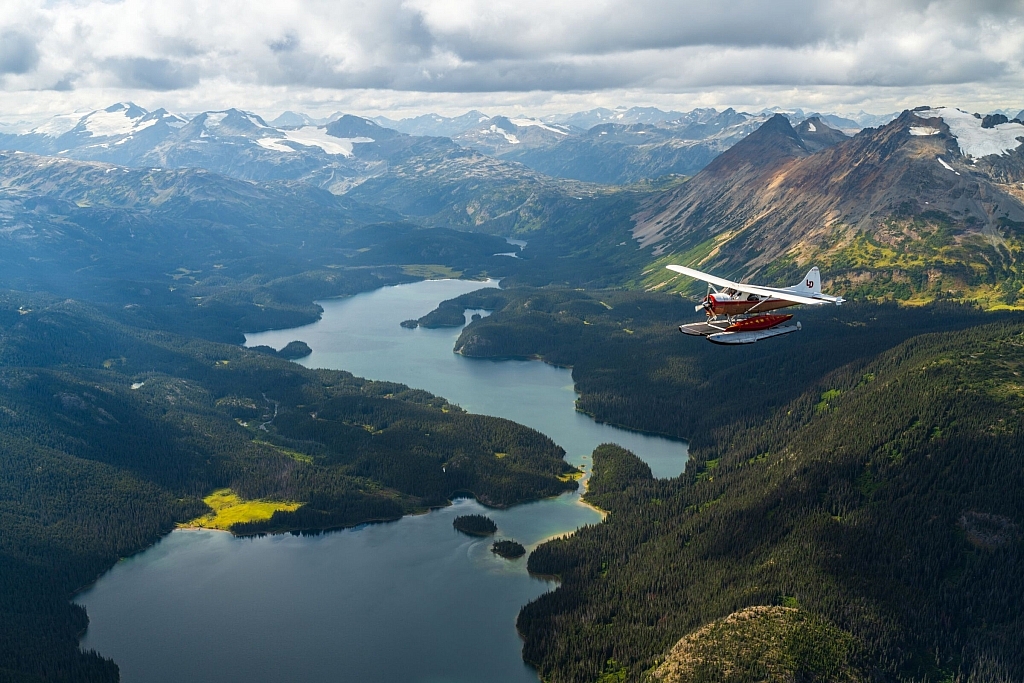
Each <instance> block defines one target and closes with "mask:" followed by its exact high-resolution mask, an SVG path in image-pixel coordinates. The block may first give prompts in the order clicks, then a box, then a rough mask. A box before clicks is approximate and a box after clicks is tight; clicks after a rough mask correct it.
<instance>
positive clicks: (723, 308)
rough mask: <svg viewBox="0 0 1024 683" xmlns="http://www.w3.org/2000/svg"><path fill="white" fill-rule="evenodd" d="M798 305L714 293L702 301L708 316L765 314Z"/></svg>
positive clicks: (774, 299)
mask: <svg viewBox="0 0 1024 683" xmlns="http://www.w3.org/2000/svg"><path fill="white" fill-rule="evenodd" d="M797 305H798V304H796V303H794V302H792V301H786V300H785V299H776V298H773V297H769V298H767V299H761V298H759V297H757V296H755V295H751V296H749V297H745V296H736V297H733V296H729V295H728V294H722V293H720V292H716V293H714V294H709V295H708V296H707V297H705V299H704V310H705V311H707V313H708V315H711V316H715V315H725V316H733V315H742V314H744V313H765V312H767V311H775V310H778V309H780V308H788V307H789V306H797Z"/></svg>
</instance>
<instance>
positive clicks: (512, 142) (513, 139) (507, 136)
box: [488, 123, 519, 145]
mask: <svg viewBox="0 0 1024 683" xmlns="http://www.w3.org/2000/svg"><path fill="white" fill-rule="evenodd" d="M488 130H489V131H490V132H492V133H501V134H502V135H504V136H505V139H506V140H507V141H508V143H509V144H510V145H518V144H519V138H517V137H516V136H515V135H513V134H512V133H510V132H508V131H507V130H505V129H504V128H498V126H496V125H495V124H493V123H492V124H491V127H490V128H489V129H488Z"/></svg>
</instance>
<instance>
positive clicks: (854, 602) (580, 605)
mask: <svg viewBox="0 0 1024 683" xmlns="http://www.w3.org/2000/svg"><path fill="white" fill-rule="evenodd" d="M476 296H479V297H480V299H479V300H477V299H476V298H474V297H476ZM502 296H503V298H501V299H500V300H499V299H495V298H494V297H495V293H494V292H484V293H481V294H480V295H475V294H470V295H466V296H465V297H464V298H463V300H464V302H465V303H466V305H467V306H468V307H474V308H475V307H482V306H481V304H484V303H487V304H489V306H490V307H491V308H493V309H494V310H496V311H497V312H496V313H495V314H493V315H492V316H490V317H488V318H484V319H482V320H481V321H479V322H477V323H474V324H472V325H470V326H469V327H467V328H466V330H465V331H464V332H463V334H462V336H461V338H460V340H459V342H458V348H459V349H460V351H461V352H462V353H467V354H472V355H478V356H490V357H500V356H518V357H531V356H539V357H543V358H544V359H545V360H549V361H552V362H556V363H560V364H565V365H571V366H573V375H574V379H575V380H576V383H577V387H578V388H579V389H580V390H581V394H582V395H581V398H580V401H579V405H580V408H581V409H584V410H587V411H588V412H592V413H594V414H595V415H597V417H598V418H599V419H602V420H606V421H609V422H615V423H617V424H623V425H627V426H631V427H637V428H651V427H652V426H655V425H658V426H661V427H662V431H666V432H668V433H670V434H673V435H680V436H689V437H691V442H690V443H691V451H690V453H691V460H690V463H689V464H688V466H687V470H686V472H685V473H684V474H683V475H681V476H680V477H678V478H676V479H671V480H656V479H652V478H651V477H650V472H649V470H648V469H646V468H645V467H644V465H643V463H641V462H640V461H639V460H638V459H636V458H635V457H634V456H632V455H631V454H629V453H628V452H625V451H623V450H622V449H620V448H618V447H615V446H602V447H601V448H599V449H598V450H597V451H596V452H595V455H594V474H593V476H592V477H591V480H590V482H589V484H588V494H587V499H588V500H590V501H592V502H593V503H595V504H596V505H598V506H599V507H601V508H603V509H606V510H608V511H609V512H610V514H609V516H608V517H607V519H606V520H605V522H603V523H602V524H599V525H596V526H592V527H586V528H584V529H582V530H580V531H579V532H577V533H576V534H575V535H573V536H571V537H568V538H565V539H559V540H555V541H552V542H549V543H546V544H544V545H542V546H540V547H539V548H538V549H536V550H535V551H534V552H533V553H531V555H530V559H529V567H530V569H531V571H535V572H537V573H540V574H556V575H559V576H560V577H561V579H562V585H561V586H560V587H559V588H558V589H557V590H556V591H554V592H552V593H549V594H547V595H544V596H542V597H541V598H539V599H538V600H537V601H535V602H533V603H531V604H530V605H528V606H526V607H525V608H524V609H523V610H522V612H521V613H520V617H519V621H518V624H519V629H520V631H521V632H522V633H523V635H524V637H525V639H526V644H525V647H524V657H525V658H526V660H527V661H530V662H532V663H534V664H535V665H536V666H537V667H538V668H539V670H540V672H541V675H542V677H543V678H544V680H550V681H578V680H584V681H586V680H599V679H602V680H604V679H607V680H637V681H639V680H642V679H643V678H644V677H645V676H647V675H651V674H652V673H653V670H654V667H656V666H657V665H658V664H659V663H661V662H662V661H664V658H665V657H666V655H667V654H668V653H669V651H670V649H671V648H672V647H673V645H675V644H676V643H677V641H679V640H680V639H681V638H683V637H684V636H687V635H688V634H694V633H695V632H697V631H698V629H700V628H701V627H702V626H705V625H707V624H710V623H712V622H715V623H722V624H727V625H728V626H729V628H739V629H740V634H741V635H740V636H739V637H741V638H743V637H747V636H749V637H751V638H753V637H754V635H755V634H754V632H753V631H750V632H749V633H747V636H743V635H742V633H743V631H742V629H743V628H750V629H754V628H758V629H763V628H768V629H769V631H771V632H773V633H776V634H779V633H789V634H790V635H792V634H794V633H796V634H797V635H798V636H799V638H802V639H805V640H806V639H807V638H810V640H807V644H808V647H809V648H810V649H806V648H805V649H804V650H800V652H803V654H802V655H801V657H803V656H804V655H806V657H805V659H799V658H798V659H799V661H798V664H794V665H793V666H796V668H795V669H790V670H789V671H790V673H792V674H793V675H794V676H795V677H796V678H797V679H798V680H835V679H836V678H846V679H847V680H859V679H863V680H934V681H938V680H960V681H989V680H1007V681H1009V680H1019V679H1020V678H1021V677H1024V659H1022V658H1021V657H1020V653H1021V652H1024V641H1022V640H1021V634H1022V633H1024V624H1021V623H1020V618H1021V617H1020V615H1021V614H1024V582H1022V581H1021V580H1020V578H1019V577H1020V576H1022V575H1024V566H1022V564H1021V557H1022V556H1021V550H1022V547H1021V546H1022V534H1021V527H1020V525H1021V522H1022V520H1024V507H1022V501H1024V499H1022V498H1021V496H1020V491H1021V487H1022V486H1024V474H1022V473H1024V469H1022V466H1021V465H1022V463H1021V457H1022V454H1024V424H1022V423H1021V415H1022V408H1024V393H1022V391H1021V380H1020V373H1021V372H1022V371H1024V325H1022V323H1021V322H1020V316H1019V315H1007V316H1003V317H1000V316H993V315H991V314H981V313H980V312H978V311H977V310H975V309H973V308H971V307H970V306H954V305H950V304H941V303H940V304H937V305H933V306H930V307H925V308H921V309H905V308H903V309H900V308H896V307H894V306H889V305H869V304H856V305H851V306H844V307H843V308H841V309H839V310H838V311H835V310H833V311H828V312H826V313H818V312H802V313H801V319H802V320H803V322H804V330H803V331H802V332H801V333H799V334H796V335H791V338H789V339H782V340H773V342H772V343H770V344H756V345H753V346H752V347H748V348H741V349H724V350H723V349H722V348H721V347H716V346H714V345H711V344H708V343H706V342H704V341H703V340H700V339H695V338H687V337H683V336H682V335H680V334H679V333H678V332H676V331H674V330H672V329H671V328H669V329H668V330H666V329H664V328H662V329H659V325H658V324H657V321H658V320H659V319H660V320H662V321H664V320H679V321H680V322H683V321H686V320H688V319H692V318H693V313H692V307H689V306H687V304H688V302H686V301H680V300H679V299H678V298H673V297H668V296H658V295H652V294H641V293H617V292H558V291H535V292H528V291H526V290H520V291H516V292H507V293H505V294H504V295H502ZM484 299H487V301H485V300H484ZM461 303H462V302H460V303H459V305H461ZM449 305H450V304H449ZM687 308H689V309H690V312H687V311H686V309H687ZM986 323H987V324H986ZM755 606H778V607H780V608H792V609H795V610H796V612H795V614H798V615H799V616H798V617H791V616H788V615H790V614H791V613H790V612H783V613H780V614H781V616H779V617H778V619H777V620H776V621H774V622H769V624H768V626H767V627H765V626H764V624H765V622H764V621H763V620H756V619H752V620H746V621H744V620H743V619H740V618H733V619H732V621H728V622H725V621H723V622H716V620H723V619H725V618H726V617H729V615H732V614H738V613H741V612H742V611H743V610H745V609H747V608H751V607H755ZM794 619H796V621H793V620H794ZM735 624H740V625H739V626H735ZM743 624H748V626H744V625H743ZM797 626H799V628H797ZM709 628H711V627H709ZM716 628H717V627H716ZM794 628H796V629H797V630H795V631H794V630H793V629H794ZM787 629H788V630H787ZM712 632H714V633H718V632H717V631H712ZM801 634H802V635H801ZM808 634H811V635H812V636H813V637H810V636H808ZM813 634H818V635H816V636H814V635H813ZM723 637H725V636H723ZM734 637H735V634H733V635H729V636H728V637H726V640H724V641H721V642H727V641H728V640H729V638H734ZM758 637H760V636H758ZM794 637H797V636H794ZM729 642H731V641H729ZM829 642H834V643H846V645H843V646H842V647H838V648H832V649H829V648H825V647H824V645H825V644H827V643H829ZM799 662H803V664H800V663H799ZM735 663H736V662H734V664H735ZM790 663H791V664H792V662H790ZM801 667H803V668H801ZM708 671H710V670H709V669H705V670H704V674H701V675H702V676H704V677H703V678H701V677H700V676H697V677H690V678H681V679H676V680H723V679H721V678H720V677H719V678H716V677H715V676H714V675H709V674H708V673H707V672H708ZM719 671H720V670H719ZM754 673H756V672H754ZM754 673H752V670H746V673H742V671H741V672H740V673H738V674H737V675H738V676H739V677H738V678H735V679H732V678H730V679H728V680H754V678H745V677H744V676H753V675H754ZM840 673H841V675H840ZM755 678H756V676H755Z"/></svg>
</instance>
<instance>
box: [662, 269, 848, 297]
mask: <svg viewBox="0 0 1024 683" xmlns="http://www.w3.org/2000/svg"><path fill="white" fill-rule="evenodd" d="M665 267H666V268H668V269H669V270H673V271H675V272H677V273H682V274H683V275H688V276H689V277H692V278H696V279H697V280H701V281H702V282H710V283H711V284H713V285H718V286H719V287H728V288H729V289H735V290H736V291H738V292H746V293H747V294H757V295H758V296H773V297H775V298H776V299H783V300H785V301H792V302H793V303H797V304H811V305H819V304H829V303H835V302H834V301H829V300H828V299H816V298H814V297H810V296H804V295H802V294H794V293H793V292H788V291H786V290H784V289H775V288H773V287H758V286H757V285H746V284H743V283H742V282H733V281H732V280H726V279H725V278H723V277H716V276H714V275H710V274H708V273H702V272H700V271H699V270H694V269H693V268H687V267H686V266H675V265H671V266H665Z"/></svg>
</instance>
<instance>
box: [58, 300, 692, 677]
mask: <svg viewBox="0 0 1024 683" xmlns="http://www.w3.org/2000/svg"><path fill="white" fill-rule="evenodd" d="M488 286H489V287H494V286H497V283H496V282H494V281H489V282H471V281H463V280H429V281H424V282H418V283H414V284H409V285H399V286H396V287H387V288H383V289H379V290H375V291H373V292H368V293H365V294H360V295H357V296H354V297H350V298H346V299H336V300H327V301H321V302H320V305H321V306H323V308H324V315H323V317H322V319H321V320H320V321H318V322H316V323H313V324H311V325H307V326H305V327H300V328H295V329H291V330H278V331H271V332H264V333H260V334H252V335H249V336H248V337H247V339H246V343H247V344H248V345H250V346H252V345H257V344H266V345H269V346H273V347H275V348H281V347H282V346H284V345H285V344H287V343H288V342H289V341H292V340H295V339H299V340H302V341H305V342H306V343H308V344H309V346H310V347H311V348H312V349H313V353H312V355H310V356H308V357H307V358H304V359H302V361H300V362H301V363H302V364H303V365H306V366H308V367H323V368H337V369H343V370H348V371H350V372H352V373H353V374H356V375H359V376H363V377H368V378H371V379H383V380H392V381H397V382H402V383H404V384H407V385H409V386H412V387H416V388H420V389H426V390H427V391H430V392H432V393H435V394H438V395H441V396H444V397H445V398H447V399H448V400H450V401H452V402H454V403H458V404H459V405H461V406H462V407H463V408H465V409H466V410H469V411H471V412H475V413H482V414H486V415H495V416H500V417H506V418H509V419H511V420H515V421H516V422H520V423H522V424H525V425H528V426H530V427H533V428H534V429H537V430H538V431H541V432H543V433H544V434H547V435H548V436H550V437H551V438H552V439H553V440H554V441H555V442H556V443H557V444H558V445H560V446H562V447H563V448H564V449H565V450H566V459H567V460H568V461H570V462H572V463H573V464H576V465H584V466H586V467H587V468H588V469H589V454H590V453H591V451H593V449H594V448H595V447H596V446H597V445H598V444H601V443H605V442H615V443H618V444H621V445H622V446H624V447H626V448H629V449H630V450H632V451H634V452H635V453H636V454H637V455H639V456H640V457H641V458H643V459H644V460H645V461H646V462H647V463H648V464H650V466H651V469H652V470H653V472H654V474H655V476H659V477H670V476H675V475H677V474H679V473H680V472H681V471H682V470H683V467H684V465H685V463H686V457H687V455H686V444H685V443H682V442H679V441H672V440H669V439H663V438H659V437H654V436H648V435H644V434H639V433H636V432H629V431H625V430H621V429H617V428H615V427H611V426H608V425H601V424H597V423H595V422H594V421H593V420H591V419H590V418H588V417H587V416H585V415H582V414H580V413H577V412H576V411H575V409H574V401H575V398H576V395H575V392H574V391H573V383H572V377H571V373H570V371H569V370H567V369H564V368H555V367H551V366H549V365H545V364H544V363H540V362H535V361H515V360H504V361H485V360H474V359H467V358H463V357H461V356H458V355H456V354H454V353H452V348H453V346H454V344H455V340H456V338H457V337H458V335H459V330H457V329H452V328H448V329H440V330H426V329H413V330H409V329H405V328H402V327H400V326H399V323H400V322H401V321H403V320H407V319H410V318H418V317H420V316H421V315H423V314H425V313H427V312H429V311H430V310H431V309H433V308H434V307H435V306H436V305H437V304H438V303H439V302H440V301H442V300H444V299H450V298H453V297H455V296H458V295H460V294H463V293H466V292H470V291H473V290H476V289H479V288H480V287H488ZM467 317H468V314H467ZM475 512H482V513H485V514H487V515H488V516H490V517H491V518H492V519H494V521H495V522H496V523H497V525H498V529H499V532H498V535H499V537H506V538H514V539H516V540H518V541H520V542H521V543H523V544H524V545H526V546H527V548H528V549H532V548H533V547H535V546H536V545H537V544H538V543H540V542H542V541H543V540H544V539H546V538H550V537H551V536H554V535H558V534H563V533H567V532H571V531H573V530H575V529H577V528H579V527H580V526H583V525H586V524H594V523H597V522H599V521H600V516H599V515H598V514H597V512H595V511H594V510H592V509H591V508H588V507H587V506H585V505H583V504H582V503H581V502H580V500H579V495H578V494H565V495H562V496H559V497H558V498H553V499H548V500H542V501H536V502H533V503H528V504H525V505H519V506H516V507H514V508H511V509H508V510H489V509H487V508H484V507H483V506H482V505H480V504H479V503H477V502H476V501H473V500H458V501H456V502H455V504H454V505H452V506H450V507H447V508H444V509H439V510H435V511H433V512H431V513H429V514H425V515H418V516H411V517H405V518H403V519H401V520H399V521H397V522H392V523H388V524H370V525H364V526H361V527H357V528H354V529H347V530H342V531H336V532H331V533H326V534H322V535H317V536H295V535H290V534H286V535H279V536H269V537H263V538H241V539H240V538H234V537H232V536H231V535H229V534H227V533H222V532H215V531H175V532H173V533H171V534H170V535H168V536H167V537H165V538H164V539H163V540H162V541H160V542H159V543H157V544H156V545H155V546H153V547H152V548H150V549H148V550H146V551H144V552H142V553H139V554H138V555H136V556H134V557H131V558H128V559H126V560H124V561H122V562H120V563H118V565H117V566H115V567H114V568H113V569H111V570H110V571H109V572H107V573H106V574H105V575H103V576H102V577H101V578H100V579H99V581H97V583H96V584H95V585H94V586H93V587H92V588H90V589H89V590H87V591H85V592H83V593H81V594H80V595H78V596H77V597H76V601H77V602H79V603H80V604H82V605H84V606H85V607H86V609H87V610H88V613H89V618H90V624H89V628H88V631H87V632H86V634H85V636H84V637H83V639H82V647H83V648H84V649H87V650H88V649H95V650H96V651H98V652H100V653H101V654H103V655H105V656H108V657H112V658H113V659H114V660H115V661H116V662H117V663H118V665H119V666H120V667H121V680H122V681H124V682H125V683H163V682H171V681H174V682H178V681H183V680H190V681H217V682H218V683H233V682H235V681H238V682H242V681H245V682H247V683H253V682H262V681H281V680H294V681H310V682H319V681H341V680H353V681H356V680H358V681H406V682H410V683H413V682H420V683H471V682H472V683H477V682H479V683H485V682H486V683H504V682H523V683H527V682H529V683H536V681H537V674H536V672H535V671H534V670H533V669H531V668H530V667H528V666H526V665H525V664H524V663H523V662H522V659H521V657H520V653H521V650H522V644H521V641H520V639H519V637H518V634H517V633H516V630H515V618H516V615H517V614H518V612H519V609H520V607H522V605H524V604H526V603H527V602H529V601H530V600H532V599H534V598H536V597H537V596H539V595H541V594H543V593H544V592H546V591H548V590H551V589H553V588H554V587H555V585H556V584H554V583H552V582H549V581H545V580H542V579H538V578H534V577H531V576H530V575H529V574H528V573H527V572H526V559H525V558H521V559H519V560H513V561H508V560H503V559H501V558H499V557H497V556H495V555H494V554H492V553H491V552H490V543H491V540H490V539H474V538H470V537H467V536H464V535H462V534H460V533H458V532H456V531H455V530H454V529H453V528H452V520H453V519H454V518H455V517H456V516H457V515H461V514H468V513H475Z"/></svg>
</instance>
